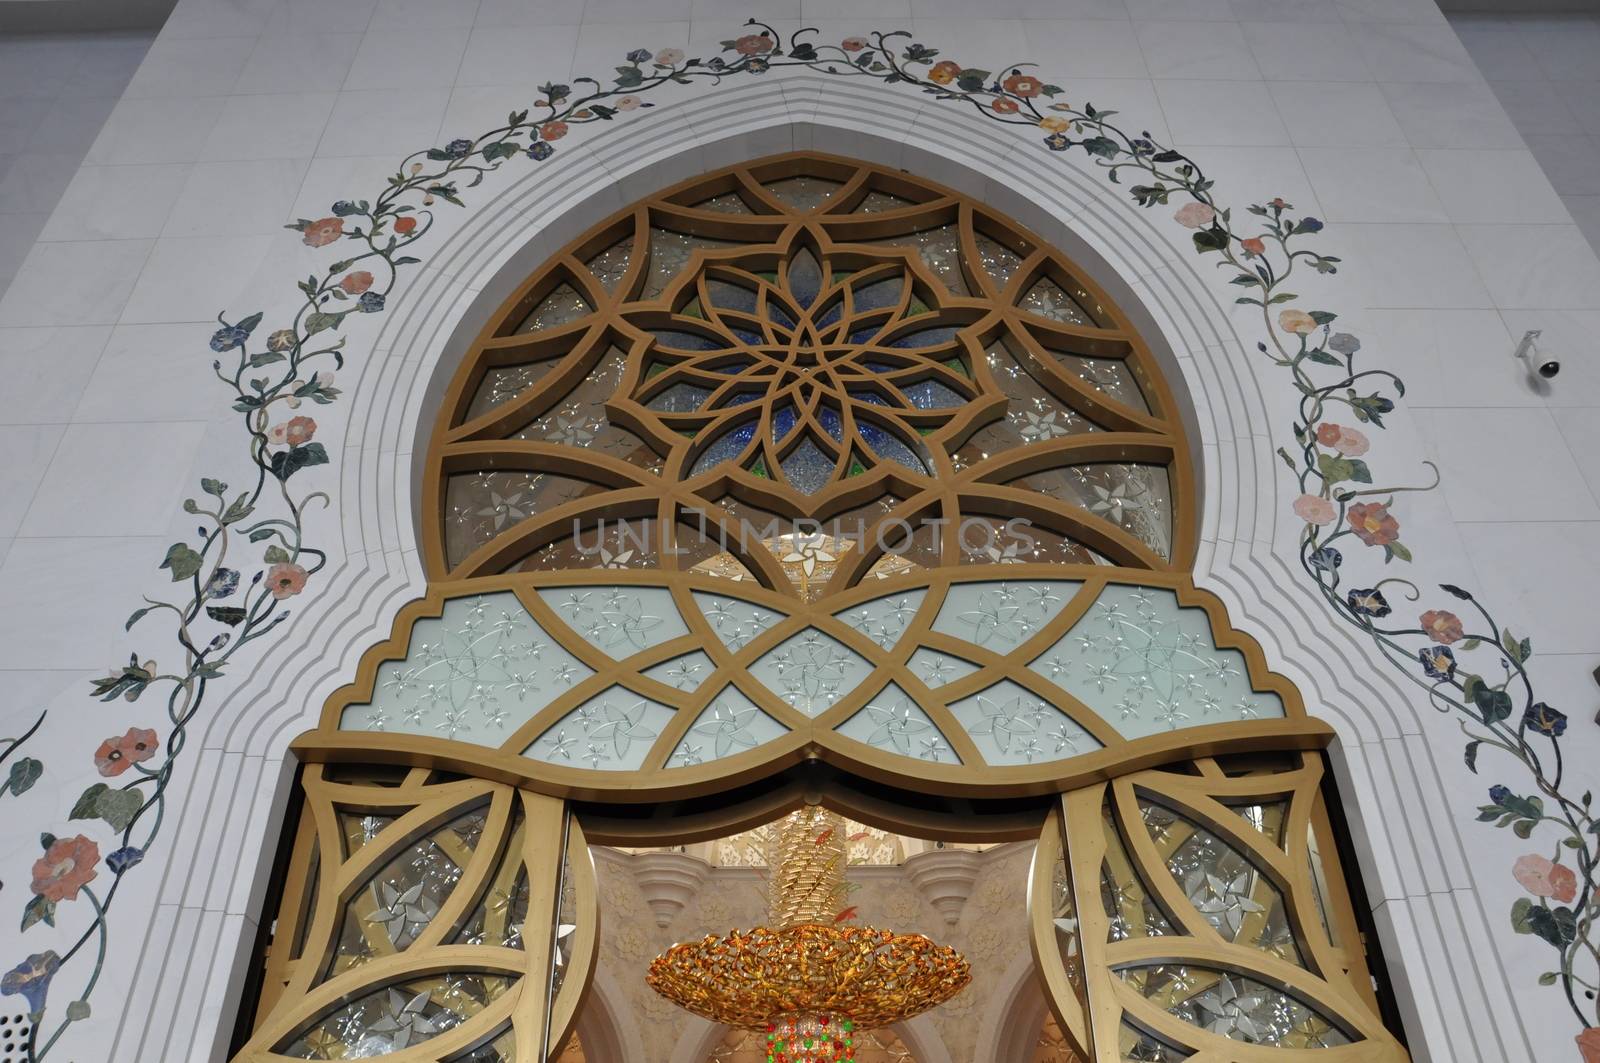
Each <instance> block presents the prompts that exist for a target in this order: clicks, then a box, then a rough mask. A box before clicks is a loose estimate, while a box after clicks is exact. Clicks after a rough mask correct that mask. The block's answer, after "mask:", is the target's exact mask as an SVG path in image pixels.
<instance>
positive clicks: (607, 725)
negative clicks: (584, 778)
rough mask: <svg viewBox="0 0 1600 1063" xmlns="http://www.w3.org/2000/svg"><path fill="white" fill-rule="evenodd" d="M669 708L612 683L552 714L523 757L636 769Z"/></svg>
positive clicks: (601, 768)
mask: <svg viewBox="0 0 1600 1063" xmlns="http://www.w3.org/2000/svg"><path fill="white" fill-rule="evenodd" d="M672 712H673V710H672V709H670V708H668V707H667V706H665V705H662V704H661V703H659V702H656V701H651V700H650V699H649V698H645V697H640V696H639V695H638V694H635V693H634V692H633V691H631V690H629V689H628V688H627V687H622V686H614V687H610V688H608V689H607V690H606V691H605V692H604V693H602V694H598V695H596V696H595V697H592V698H590V699H589V700H588V701H586V702H584V703H583V704H582V705H579V706H578V707H577V708H576V709H573V710H572V711H571V712H569V713H567V714H566V715H565V716H563V717H561V719H559V720H557V721H556V722H555V724H553V725H552V726H551V727H550V729H549V730H547V731H545V733H544V734H542V735H540V736H539V737H538V738H536V739H535V740H534V742H533V744H532V745H530V746H529V747H528V748H527V749H525V750H523V751H522V755H523V756H525V757H531V758H533V759H534V760H542V761H544V762H545V763H547V764H560V765H563V766H570V767H576V768H591V769H594V770H597V771H636V770H638V768H639V767H640V765H642V764H643V763H644V757H645V754H646V753H648V752H650V745H651V743H653V742H654V741H655V740H656V738H657V737H659V736H660V734H661V729H662V728H663V727H665V726H666V724H667V721H668V720H670V719H672Z"/></svg>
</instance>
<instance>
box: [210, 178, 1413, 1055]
mask: <svg viewBox="0 0 1600 1063" xmlns="http://www.w3.org/2000/svg"><path fill="white" fill-rule="evenodd" d="M427 466H428V472H427V475H426V478H425V490H424V507H425V519H424V521H423V527H424V552H425V556H426V559H427V564H428V567H429V569H430V588H429V593H428V594H427V596H426V597H425V598H423V599H421V600H419V601H417V602H415V603H413V604H412V605H410V606H408V607H406V608H405V609H404V610H403V611H402V613H401V615H400V617H399V619H398V620H397V622H396V625H395V629H394V632H393V634H392V636H391V638H390V639H388V640H387V641H385V642H384V643H382V644H380V645H378V646H375V647H373V648H372V649H371V650H370V651H369V652H368V653H367V654H366V655H365V657H364V658H363V661H362V663H361V666H360V668H359V670H358V674H357V677H356V680H355V681H354V682H353V683H351V684H350V685H349V686H347V687H346V688H344V689H342V690H341V691H339V692H338V693H337V694H336V695H335V696H334V697H333V698H332V699H330V701H329V703H328V705H327V707H326V710H325V712H324V715H323V718H322V723H321V725H320V726H319V727H318V728H317V729H315V730H314V731H312V732H309V733H307V734H306V735H304V736H302V737H301V738H300V739H299V740H298V741H297V742H296V745H295V748H296V751H297V753H298V754H299V756H300V757H301V758H302V760H303V761H304V763H305V765H306V767H305V769H304V773H303V779H302V790H303V793H304V805H303V812H302V815H301V816H300V819H299V825H298V827H297V828H296V830H297V834H296V837H295V839H294V842H293V844H292V845H291V846H290V850H291V853H290V856H289V857H288V860H287V863H286V865H285V874H284V885H283V888H282V889H281V890H279V891H278V896H277V897H275V898H274V903H276V904H277V905H278V919H277V930H276V934H275V936H274V939H273V941H272V943H271V946H270V952H269V953H268V955H267V956H266V957H265V959H264V963H263V969H262V970H263V978H262V982H263V987H262V992H261V995H260V998H259V1000H258V1001H257V1002H256V1006H255V1007H254V1009H253V1010H252V1012H251V1014H250V1015H249V1017H248V1019H247V1020H246V1021H245V1022H244V1024H243V1026H244V1027H245V1034H244V1036H242V1037H241V1044H240V1046H239V1051H238V1055H237V1058H239V1059H248V1060H257V1059H269V1058H281V1057H283V1056H290V1057H297V1058H347V1057H349V1056H350V1055H351V1054H353V1053H354V1054H360V1055H390V1056H394V1057H395V1058H396V1059H397V1060H404V1061H407V1063H409V1061H410V1060H413V1059H416V1060H422V1059H431V1060H464V1059H479V1060H513V1059H514V1060H520V1061H524V1063H527V1061H537V1063H544V1061H545V1060H546V1059H550V1058H554V1057H555V1054H556V1053H558V1052H559V1051H561V1050H562V1049H563V1046H564V1045H565V1044H566V1043H567V1041H568V1039H569V1037H570V1035H571V1033H572V1030H573V1029H574V1027H575V1024H579V1023H580V1020H579V1015H580V1014H581V1013H582V1004H583V998H584V993H585V989H586V987H587V986H588V985H590V984H591V982H592V978H593V972H594V971H595V969H596V965H597V963H599V962H600V959H599V958H600V957H601V955H602V952H603V948H604V945H603V942H606V941H609V940H612V939H611V937H610V935H611V934H612V933H613V931H614V929H615V924H616V923H617V920H615V919H610V920H606V919H604V918H603V917H604V909H605V902H606V898H605V896H604V888H603V882H602V878H603V876H602V878H597V874H596V870H595V863H594V859H593V857H592V855H591V845H606V846H608V847H610V848H612V849H616V850H620V849H626V848H630V847H631V848H648V847H651V846H652V845H656V846H659V845H662V844H665V845H668V846H681V845H690V844H697V843H700V842H703V841H705V840H707V839H714V838H725V837H728V836H730V835H735V834H737V833H739V832H741V831H746V830H749V829H752V828H754V827H757V826H760V825H761V824H763V823H766V822H770V821H771V820H772V819H773V818H774V817H776V816H778V815H780V814H782V813H784V812H787V811H790V810H792V809H793V808H795V807H798V806H799V805H801V804H803V803H805V802H806V801H808V800H810V801H815V802H820V803H822V804H825V805H828V806H830V807H834V808H836V809H838V810H839V811H841V812H843V813H845V814H847V815H851V816H854V817H858V818H859V820H860V821H861V822H862V823H864V824H868V825H874V826H875V827H876V828H877V829H881V830H885V831H889V832H893V833H895V834H897V835H904V836H906V837H910V838H918V839H927V840H933V841H939V842H945V843H963V842H965V843H972V844H996V843H1003V842H1019V841H1022V840H1024V839H1025V840H1027V841H1029V842H1034V843H1036V845H1037V850H1036V852H1034V853H1033V855H1032V856H1031V858H1030V860H1029V862H1028V870H1027V871H1026V874H1025V878H1026V889H1025V890H1024V894H1025V896H1026V907H1025V910H1026V916H1027V918H1026V920H1025V926H1024V930H1025V934H1026V941H1027V945H1028V948H1029V949H1030V950H1031V951H1032V954H1033V962H1034V963H1035V964H1036V966H1037V969H1038V971H1039V977H1040V978H1041V979H1042V981H1043V996H1044V999H1045V1000H1046V1001H1047V1002H1048V1004H1049V1007H1050V1011H1051V1014H1052V1017H1053V1019H1054V1021H1055V1024H1056V1027H1057V1029H1058V1031H1059V1033H1060V1035H1061V1037H1062V1039H1063V1044H1064V1045H1066V1046H1067V1048H1068V1049H1070V1051H1072V1052H1073V1053H1074V1054H1076V1055H1077V1056H1079V1057H1080V1058H1082V1059H1084V1060H1095V1061H1099V1060H1111V1059H1123V1058H1132V1059H1169V1058H1173V1059H1176V1058H1193V1059H1201V1060H1203V1059H1218V1060H1220V1059H1241V1060H1255V1059H1268V1058H1277V1057H1276V1055H1275V1054H1274V1053H1276V1052H1279V1051H1281V1050H1282V1049H1284V1048H1318V1049H1319V1050H1320V1052H1319V1058H1323V1059H1327V1060H1329V1061H1330V1063H1337V1061H1339V1060H1342V1059H1347V1058H1348V1059H1362V1060H1376V1059H1397V1060H1398V1059H1403V1058H1404V1050H1403V1048H1401V1047H1400V1045H1399V1043H1398V1042H1397V1041H1396V1039H1395V1038H1394V1036H1393V1034H1392V1033H1390V1032H1389V1031H1388V1030H1386V1029H1385V1027H1384V1024H1383V1022H1382V1021H1381V1019H1380V1017H1379V1009H1378V1005H1377V1000H1376V998H1375V996H1374V994H1373V991H1372V988H1371V983H1370V980H1369V976H1368V967H1367V963H1366V960H1365V957H1364V955H1363V952H1362V948H1361V940H1360V932H1359V929H1358V926H1357V922H1356V919H1355V913H1354V910H1353V907H1352V905H1351V903H1350V901H1349V895H1348V891H1347V889H1346V888H1345V884H1344V879H1343V876H1342V873H1341V871H1340V867H1339V862H1338V858H1337V844H1336V842H1337V839H1336V837H1335V835H1334V834H1333V827H1332V822H1331V820H1330V818H1329V815H1328V811H1327V802H1326V799H1325V796H1324V792H1323V791H1324V785H1323V760H1322V756H1321V753H1320V752H1319V750H1320V749H1321V748H1322V746H1324V745H1325V744H1326V743H1327V742H1328V741H1329V740H1330V738H1331V731H1330V729H1329V728H1327V727H1326V726H1325V725H1323V724H1321V723H1319V722H1318V721H1317V720H1315V719H1314V718H1312V717H1310V716H1308V715H1307V713H1306V711H1305V709H1304V706H1303V705H1302V704H1301V701H1300V699H1299V696H1298V694H1297V693H1296V691H1295V690H1294V688H1293V687H1292V686H1291V685H1290V684H1289V683H1288V682H1287V681H1285V680H1284V679H1283V678H1282V677H1280V676H1277V675H1274V674H1272V673H1271V672H1269V671H1268V670H1267V668H1266V665H1265V661H1264V659H1263V658H1262V655H1261V652H1260V650H1259V648H1258V647H1257V646H1256V645H1255V644H1254V643H1253V642H1251V641H1250V640H1249V639H1248V638H1247V637H1245V636H1244V635H1242V634H1241V633H1239V632H1237V631H1235V630H1234V629H1232V628H1231V626H1230V625H1229V624H1228V621H1227V616H1226V613H1225V610H1224V609H1223V607H1222V605H1221V603H1220V602H1219V601H1217V600H1216V599H1215V598H1213V597H1212V596H1210V595H1208V594H1206V593H1204V592H1201V591H1199V590H1198V589H1196V588H1195V586H1194V585H1193V582H1192V580H1191V579H1190V577H1189V575H1188V572H1189V568H1190V565H1191V563H1192V557H1193V551H1194V546H1195V523H1196V522H1195V514H1194V505H1195V501H1194V498H1195V496H1194V470H1193V468H1192V466H1191V457H1190V453H1189V450H1188V447H1187V445H1186V443H1185V440H1184V437H1183V433H1182V430H1181V428H1180V418H1179V416H1178V410H1177V409H1176V406H1175V402H1174V400H1173V398H1172V395H1171V391H1170V389H1169V388H1168V387H1167V386H1166V384H1165V382H1164V381H1163V380H1162V378H1161V375H1160V373H1159V371H1158V370H1157V369H1156V367H1155V363H1154V361H1153V359H1152V358H1151V356H1150V352H1149V351H1148V349H1147V347H1146V346H1145V344H1144V343H1143V341H1142V340H1141V339H1140V337H1139V335H1138V334H1137V332H1136V331H1135V330H1134V329H1133V328H1132V327H1131V325H1130V324H1129V322H1128V319H1127V318H1126V316H1125V315H1124V314H1122V312H1121V311H1120V310H1118V308H1117V307H1116V306H1115V305H1114V304H1113V303H1112V302H1111V300H1110V299H1109V298H1108V297H1107V296H1106V295H1105V294H1104V292H1103V291H1101V290H1100V289H1099V288H1098V287H1097V286H1096V285H1095V284H1094V283H1093V282H1092V281H1091V280H1090V279H1089V278H1088V277H1086V276H1085V275H1084V274H1083V273H1082V271H1080V270H1078V269H1077V268H1076V267H1075V266H1074V265H1073V264H1072V263H1071V262H1070V261H1068V260H1067V259H1066V258H1065V257H1064V256H1063V255H1061V254H1060V253H1059V252H1058V251H1056V250H1054V249H1053V248H1051V247H1049V246H1047V245H1045V244H1044V243H1043V242H1042V241H1040V240H1039V239H1038V238H1036V237H1035V236H1033V235H1032V234H1030V233H1029V232H1027V231H1026V230H1024V229H1023V228H1021V227H1019V226H1017V225H1016V224H1015V223H1013V222H1011V221H1010V220H1009V219H1006V218H1005V217H1003V216H1000V215H998V214H997V213H996V212H994V211H992V210H990V209H989V208H987V207H985V206H984V205H983V204H981V203H977V202H974V201H972V200H971V199H969V198H966V197H963V196H960V195H958V194H956V193H953V192H951V191H949V190H948V189H944V188H941V187H939V186H937V185H935V184H932V183H930V182H927V181H924V180H921V179H919V178H913V177H911V176H909V175H906V174H904V173H898V172H894V171H889V170H885V169H882V168H879V167H874V166H870V165H864V164H861V163H857V162H854V161H851V160H847V159H841V158H837V157H829V156H823V155H817V154H811V153H807V154H796V155H786V156H779V157H774V158H770V159H764V160H760V161H757V162H754V163H749V164H746V165H742V166H738V167H732V168H728V169H726V170H723V171H719V172H717V173H713V174H710V175H707V176H704V177H700V178H696V179H695V180H693V181H691V182H686V183H684V184H681V185H678V186H675V187H673V188H670V189H667V190H665V191H663V192H661V193H659V194H658V195H655V196H652V197H650V198H648V199H646V200H644V201H641V202H640V203H638V204H635V205H633V206H632V207H630V208H628V209H627V210H625V211H623V212H621V213H619V214H618V215H616V216H614V217H613V218H611V219H608V220H606V221H605V222H602V223H601V224H600V225H599V226H596V227H595V228H594V229H592V230H591V231H589V232H588V233H586V234H584V235H583V236H581V237H580V238H579V239H577V240H575V241H573V242H572V243H571V244H569V245H568V246H567V247H566V248H565V249H563V250H562V251H561V252H560V253H558V254H557V255H556V256H554V257H553V258H552V259H551V260H550V261H549V262H548V263H547V264H546V265H545V266H543V267H542V268H541V269H539V270H538V271H537V272H535V273H534V274H533V275H532V276H530V277H529V278H528V280H527V281H526V282H525V283H524V284H523V285H522V286H521V287H520V288H519V289H518V291H516V292H515V293H514V294H513V295H512V297H511V298H510V299H509V300H508V301H507V302H506V304H505V305H504V306H503V307H502V309H501V312H500V313H499V314H498V315H496V317H495V319H494V320H493V321H492V322H491V323H490V325H489V326H488V327H486V328H485V330H484V331H483V333H482V334H481V335H480V337H479V339H478V341H477V342H476V343H475V344H474V345H473V348H472V350H471V351H470V352H469V354H468V356H467V358H466V359H465V360H464V361H463V363H462V365H461V366H460V368H459V370H458V372H457V374H456V377H455V380H454V382H453V383H452V385H451V387H450V389H449V391H448V394H447V396H446V398H445V402H444V406H443V409H442V411H441V416H440V421H439V424H438V426H437V428H436V431H435V434H434V438H433V441H432V444H431V447H430V451H429V454H428V458H427ZM708 867H709V864H708ZM709 873H710V872H709V871H708V874H709ZM580 1039H581V1035H580ZM646 1050H647V1051H648V1048H647V1049H646ZM924 1063H927V1061H924Z"/></svg>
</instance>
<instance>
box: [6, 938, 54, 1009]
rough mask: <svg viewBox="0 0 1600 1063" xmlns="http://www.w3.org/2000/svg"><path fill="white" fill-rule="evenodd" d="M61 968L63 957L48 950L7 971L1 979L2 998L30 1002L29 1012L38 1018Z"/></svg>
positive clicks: (37, 953) (35, 954)
mask: <svg viewBox="0 0 1600 1063" xmlns="http://www.w3.org/2000/svg"><path fill="white" fill-rule="evenodd" d="M60 967H61V957H60V956H57V955H56V954H55V953H54V952H53V951H51V950H49V949H46V950H45V951H43V952H36V953H34V954H33V955H32V956H29V957H28V958H27V959H25V960H23V961H22V962H21V963H19V964H17V965H16V966H15V967H13V968H11V970H9V971H7V972H6V974H5V977H3V978H0V996H8V997H10V996H17V995H20V996H21V997H22V999H24V1000H26V1001H27V1002H28V1011H29V1012H30V1013H32V1014H33V1015H35V1016H37V1015H39V1014H40V1013H41V1012H42V1011H44V998H45V994H46V993H48V992H49V991H50V979H52V978H54V977H55V976H56V971H57V970H58V969H60Z"/></svg>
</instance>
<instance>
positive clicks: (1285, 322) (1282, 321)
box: [1278, 310, 1317, 336]
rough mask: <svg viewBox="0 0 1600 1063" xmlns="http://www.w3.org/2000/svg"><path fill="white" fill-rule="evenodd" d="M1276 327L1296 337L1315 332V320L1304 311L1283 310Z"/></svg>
mask: <svg viewBox="0 0 1600 1063" xmlns="http://www.w3.org/2000/svg"><path fill="white" fill-rule="evenodd" d="M1278 327H1279V328H1281V329H1283V331H1285V332H1293V333H1294V334H1295V335H1297V336H1305V335H1307V334H1309V333H1312V332H1315V331H1317V319H1316V318H1314V317H1312V316H1311V315H1310V314H1308V313H1306V312H1305V311H1304V310H1285V311H1283V312H1282V313H1280V314H1279V315H1278Z"/></svg>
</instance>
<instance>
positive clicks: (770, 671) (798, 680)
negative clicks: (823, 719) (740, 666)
mask: <svg viewBox="0 0 1600 1063" xmlns="http://www.w3.org/2000/svg"><path fill="white" fill-rule="evenodd" d="M750 674H751V675H753V676H754V677H755V678H756V679H757V680H759V681H760V682H761V683H762V684H763V685H765V686H766V688H767V689H768V690H770V691H772V692H773V693H774V694H776V695H778V696H779V697H780V698H782V699H783V700H784V701H785V702H786V703H787V704H788V705H789V706H790V707H791V708H793V709H796V710H798V711H800V712H803V713H805V714H806V715H807V716H816V715H817V714H818V713H821V712H823V711H825V710H827V709H829V708H831V707H832V706H833V705H834V703H835V702H837V701H838V700H839V699H840V698H842V697H844V696H846V695H847V694H849V693H850V692H851V691H852V690H854V689H855V688H856V687H858V686H860V685H861V681H862V680H863V679H865V678H867V676H869V675H871V674H872V665H870V664H868V663H867V662H866V661H865V660H863V659H862V657H861V655H860V654H858V653H856V652H855V651H854V650H851V649H850V648H849V647H847V646H845V645H844V644H843V643H842V642H840V641H839V640H838V639H835V638H831V637H829V636H827V635H824V634H823V633H822V632H820V631H818V630H817V629H816V628H811V627H808V628H806V629H805V630H804V631H802V632H800V633H799V634H797V635H794V636H792V637H790V638H787V639H785V640H784V641H783V643H782V644H780V645H778V646H776V647H774V648H773V649H771V650H768V651H767V652H766V653H764V654H762V655H761V657H760V659H758V660H757V661H756V662H755V663H754V664H752V665H751V666H750Z"/></svg>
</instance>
